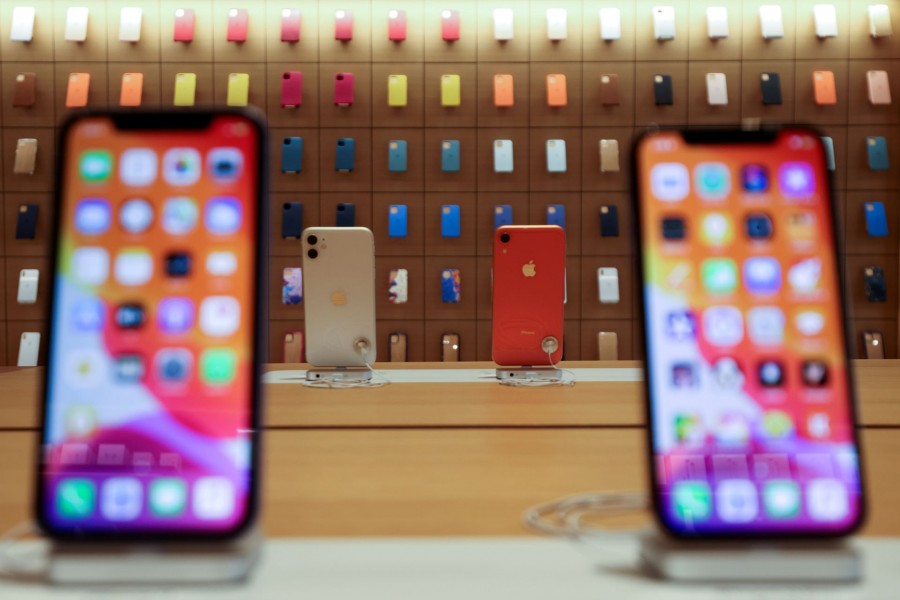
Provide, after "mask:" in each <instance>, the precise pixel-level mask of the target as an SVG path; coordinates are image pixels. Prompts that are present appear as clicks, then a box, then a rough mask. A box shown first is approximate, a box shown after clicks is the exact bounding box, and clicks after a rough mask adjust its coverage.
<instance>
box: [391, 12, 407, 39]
mask: <svg viewBox="0 0 900 600" xmlns="http://www.w3.org/2000/svg"><path fill="white" fill-rule="evenodd" d="M388 39H389V40H390V41H392V42H402V41H403V40H405V39H406V11H405V10H399V9H392V10H391V11H390V12H389V13H388Z"/></svg>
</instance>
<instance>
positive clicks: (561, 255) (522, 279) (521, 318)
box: [491, 225, 566, 366]
mask: <svg viewBox="0 0 900 600" xmlns="http://www.w3.org/2000/svg"><path fill="white" fill-rule="evenodd" d="M504 235H508V236H509V240H508V241H507V242H503V241H502V236H504ZM493 273H494V277H493V282H494V283H493V288H494V290H493V298H494V299H493V315H494V317H493V332H492V333H493V335H492V348H491V355H492V357H493V359H494V362H496V363H497V364H498V365H502V366H519V365H522V366H524V365H547V364H550V360H549V359H548V356H547V352H546V351H545V350H544V349H543V348H542V342H543V341H544V340H545V339H546V338H548V337H553V338H556V342H557V348H556V350H555V351H554V352H552V353H551V357H552V360H553V363H554V364H555V363H557V362H559V360H560V359H561V358H562V351H563V323H564V321H563V318H564V309H565V304H564V302H565V294H566V233H565V231H563V229H562V228H561V227H557V226H555V225H506V226H504V227H500V228H498V229H497V230H496V231H495V232H494V262H493Z"/></svg>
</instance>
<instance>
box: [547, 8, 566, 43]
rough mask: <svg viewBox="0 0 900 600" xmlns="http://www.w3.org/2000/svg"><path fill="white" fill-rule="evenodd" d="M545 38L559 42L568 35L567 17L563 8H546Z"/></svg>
mask: <svg viewBox="0 0 900 600" xmlns="http://www.w3.org/2000/svg"><path fill="white" fill-rule="evenodd" d="M546 14H547V39H548V40H550V41H551V42H559V41H562V40H564V39H566V38H567V37H569V23H568V21H569V17H568V12H567V11H566V9H564V8H548V9H547V13H546Z"/></svg>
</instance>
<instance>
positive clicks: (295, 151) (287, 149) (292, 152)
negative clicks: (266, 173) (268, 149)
mask: <svg viewBox="0 0 900 600" xmlns="http://www.w3.org/2000/svg"><path fill="white" fill-rule="evenodd" d="M302 170H303V138H301V137H286V138H284V139H283V140H282V142H281V172H282V173H299V172H300V171H302Z"/></svg>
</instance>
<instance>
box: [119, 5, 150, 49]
mask: <svg viewBox="0 0 900 600" xmlns="http://www.w3.org/2000/svg"><path fill="white" fill-rule="evenodd" d="M143 17H144V10H143V9H142V8H138V7H134V6H126V7H123V8H122V10H121V12H120V13H119V41H120V42H139V41H141V21H142V20H143Z"/></svg>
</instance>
